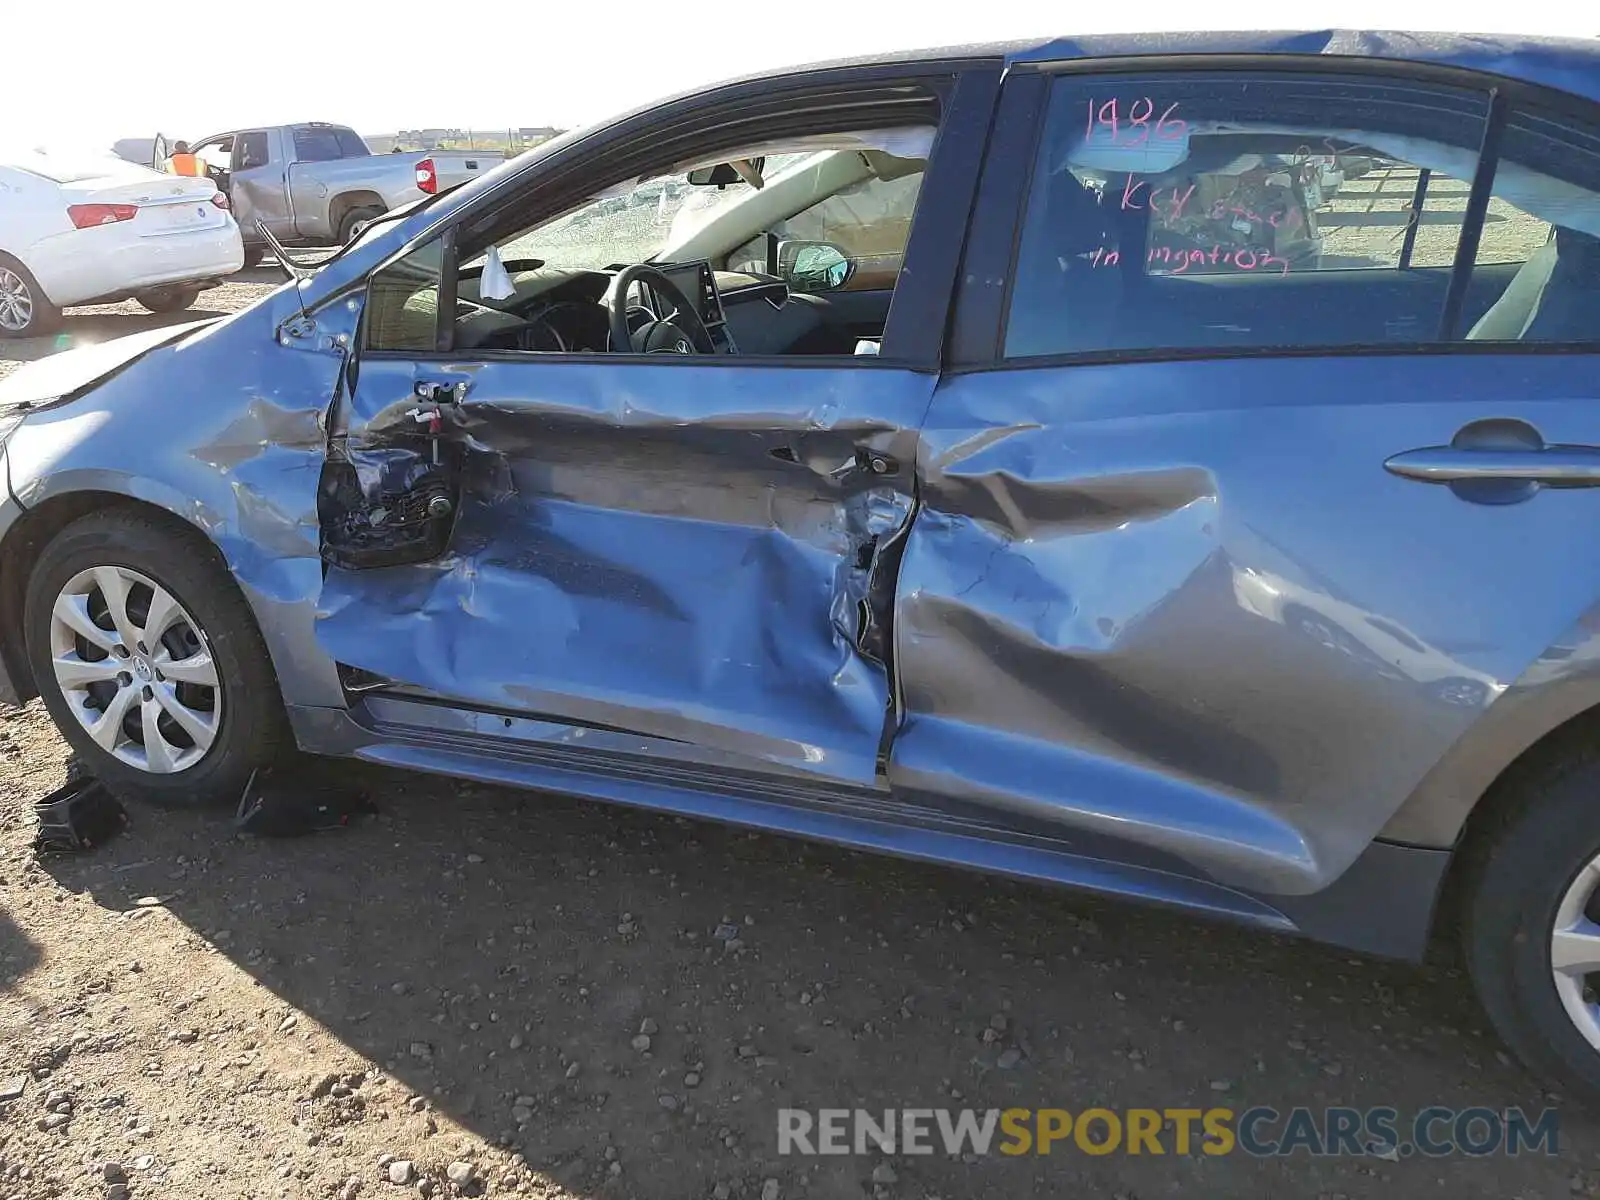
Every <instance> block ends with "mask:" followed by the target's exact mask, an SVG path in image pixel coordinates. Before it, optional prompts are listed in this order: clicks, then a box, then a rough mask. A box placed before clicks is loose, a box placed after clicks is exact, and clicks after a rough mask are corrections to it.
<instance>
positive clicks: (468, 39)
mask: <svg viewBox="0 0 1600 1200" xmlns="http://www.w3.org/2000/svg"><path fill="white" fill-rule="evenodd" d="M11 6H12V11H11V12H9V13H7V15H6V16H5V18H4V22H3V23H4V40H5V43H6V53H5V55H4V58H5V63H6V65H5V73H6V76H7V92H8V94H9V95H12V96H26V97H30V98H31V100H30V102H29V104H28V105H27V106H25V107H23V106H15V107H11V108H9V110H8V118H7V121H8V126H9V127H8V128H6V129H4V130H0V134H4V135H9V136H8V140H9V139H10V138H17V139H19V140H25V141H27V142H28V143H30V144H47V145H51V146H56V147H62V148H72V149H79V150H83V149H102V148H106V147H109V146H110V144H111V143H112V142H113V141H114V140H116V139H117V138H123V137H149V136H151V135H153V134H154V133H156V132H157V131H159V132H162V133H165V134H166V135H167V136H168V137H169V138H186V139H190V140H194V139H197V138H199V137H202V136H204V135H206V134H210V133H215V132H219V131H222V130H227V129H233V128H237V127H239V126H244V125H263V124H280V123H287V122H292V121H307V120H317V121H333V122H340V123H344V124H347V125H353V126H355V127H356V128H357V129H358V130H360V131H361V132H363V133H392V132H394V131H395V130H397V129H412V128H418V127H425V126H444V127H455V126H463V127H472V128H481V129H494V128H501V129H503V128H505V127H507V126H512V125H525V126H539V125H557V126H561V127H570V126H573V125H580V124H586V123H588V122H590V121H595V120H599V119H602V118H604V117H606V116H609V115H611V114H613V113H616V112H619V111H621V110H624V109H627V108H631V107H633V106H635V105H637V104H642V103H646V102H648V101H650V100H651V99H654V98H656V97H659V96H666V95H670V94H672V93H674V92H679V91H682V90H685V89H687V88H692V87H695V86H697V85H700V84H705V83H712V82H716V81H718V80H722V79H726V78H728V77H729V76H732V75H741V74H744V73H746V72H748V71H755V70H762V69H765V68H769V67H778V66H784V65H789V64H795V63H805V62H813V61H817V60H820V59H828V58H838V57H844V56H848V55H853V54H861V53H871V52H875V51H883V50H904V49H915V48H918V47H926V46H941V45H951V44H956V43H960V42H971V41H995V40H1009V39H1013V38H1038V39H1040V40H1045V39H1047V38H1050V37H1055V36H1062V35H1070V34H1084V33H1107V32H1142V31H1146V30H1170V31H1179V30H1188V29H1193V28H1195V27H1196V26H1197V25H1201V24H1204V25H1206V27H1208V28H1217V29H1284V28H1304V27H1307V26H1313V25H1315V26H1327V25H1337V26H1339V27H1341V28H1347V29H1349V28H1376V29H1395V28H1404V29H1413V30H1460V31H1466V32H1477V33H1525V34H1566V35H1571V36H1579V37H1594V36H1596V35H1597V34H1600V10H1592V6H1591V5H1585V4H1575V3H1573V2H1572V0H1516V2H1515V3H1512V2H1510V0H1497V2H1495V3H1488V2H1486V0H1408V2H1407V3H1405V4H1398V3H1395V2H1394V0H1342V2H1341V3H1339V4H1337V5H1334V4H1326V5H1317V6H1301V5H1295V4H1285V3H1282V0H1274V2H1272V3H1267V2H1265V0H1228V3H1226V4H1212V5H1205V4H1196V3H1194V2H1193V0H1188V2H1186V3H1182V4H1179V3H1176V2H1173V0H1141V2H1140V3H1138V4H1130V3H1126V2H1124V0H1109V2H1102V3H1100V4H1096V5H1083V4H1079V5H1070V4H1061V3H1041V2H1039V0H977V2H970V0H969V2H964V3H963V2H960V0H957V2H951V0H922V2H920V3H916V2H908V0H792V3H789V4H772V3H761V2H760V0H678V3H672V2H670V0H649V2H641V0H583V2H575V0H554V2H552V0H521V2H520V3H513V2H508V0H454V2H453V3H445V4H430V5H423V4H420V3H418V2H417V0H390V2H389V3H381V2H380V3H373V2H371V0H369V2H368V3H366V4H362V5H360V6H354V7H349V6H344V5H325V6H320V7H319V6H307V5H300V4H285V3H282V2H281V0H265V2H263V0H245V2H243V3H239V2H233V3H222V4H191V5H173V4H154V3H150V2H149V0H145V2H143V3H140V2H138V0H135V2H134V3H132V4H130V3H128V2H127V0H74V3H71V4H64V5H62V6H61V7H59V8H58V7H56V6H55V5H51V4H34V3H28V2H27V0H11ZM1585 9H1591V10H1592V11H1591V12H1590V13H1589V15H1588V16H1587V17H1584V16H1583V15H1581V10H1585ZM323 14H327V15H328V18H329V19H326V20H324V19H322V17H323Z"/></svg>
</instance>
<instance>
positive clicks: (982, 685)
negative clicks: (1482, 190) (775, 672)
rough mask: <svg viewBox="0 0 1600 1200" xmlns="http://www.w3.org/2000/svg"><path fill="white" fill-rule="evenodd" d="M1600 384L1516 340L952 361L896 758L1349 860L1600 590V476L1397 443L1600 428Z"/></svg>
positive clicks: (920, 527) (1234, 845) (910, 583)
mask: <svg viewBox="0 0 1600 1200" xmlns="http://www.w3.org/2000/svg"><path fill="white" fill-rule="evenodd" d="M1578 361H1581V360H1578ZM1585 388H1587V389H1588V393H1587V394H1589V395H1592V382H1590V381H1588V380H1587V377H1586V376H1585V375H1584V374H1583V372H1582V371H1581V370H1580V369H1579V367H1578V365H1577V362H1573V363H1570V364H1563V363H1561V362H1560V361H1558V360H1555V359H1543V360H1538V359H1528V358H1521V359H1512V358H1510V357H1509V356H1508V357H1506V358H1503V359H1495V358H1474V359H1465V358H1457V359H1450V358H1439V357H1416V358H1404V357H1399V356H1384V357H1369V358H1359V357H1354V358H1330V359H1325V360H1310V359H1281V360H1276V361H1273V360H1244V361H1232V362H1227V361H1223V362H1187V363H1121V364H1115V365H1106V366H1087V365H1085V366H1072V367H1054V368H1051V367H1040V368H1036V369H1025V370H1011V371H1001V372H993V373H978V374H971V375H963V376H957V377H954V378H952V379H948V380H946V381H945V382H944V383H943V384H941V386H940V388H939V391H938V393H937V395H936V397H935V400H934V403H933V406H932V408H931V410H930V413H929V417H928V422H927V425H926V427H925V429H924V445H923V454H924V457H923V460H922V464H921V469H922V472H923V476H924V478H923V484H922V491H921V498H922V502H923V506H924V507H923V510H922V512H921V514H920V515H919V517H918V519H917V522H916V525H915V527H914V529H913V531H912V534H911V536H910V538H909V539H908V544H907V549H906V553H905V556H904V559H903V562H902V566H901V587H900V592H899V596H898V600H897V606H896V610H895V616H894V625H895V634H896V638H897V641H898V649H897V661H898V664H899V672H900V680H901V683H902V686H903V703H904V706H905V711H906V718H905V722H904V725H903V727H902V730H901V732H900V735H899V737H898V738H897V740H896V742H895V747H894V753H893V761H892V764H891V769H890V778H891V782H892V783H893V784H894V785H895V786H896V787H897V788H901V789H905V790H906V791H907V792H908V793H923V794H935V795H943V796H947V797H963V798H967V799H970V800H974V801H977V802H981V803H987V804H990V805H992V806H995V807H997V808H999V809H1002V810H1008V811H1010V812H1012V813H1013V814H1015V815H1016V816H1017V817H1018V818H1019V819H1022V818H1027V819H1029V820H1031V821H1035V822H1040V821H1042V822H1047V823H1053V824H1055V825H1056V826H1057V827H1058V828H1060V829H1061V830H1062V831H1063V835H1064V836H1071V835H1073V834H1086V833H1095V834H1100V835H1105V836H1110V837H1115V838H1119V839H1121V840H1123V841H1124V842H1126V843H1130V844H1134V845H1139V846H1143V847H1145V848H1147V849H1153V850H1157V851H1160V852H1163V853H1167V854H1171V855H1175V856H1177V858H1178V859H1180V860H1182V861H1183V862H1186V863H1187V864H1189V866H1190V867H1191V868H1193V869H1196V870H1198V871H1200V872H1202V873H1204V874H1206V875H1208V876H1210V877H1211V878H1213V879H1215V880H1217V881H1218V882H1222V883H1226V884H1229V885H1232V886H1238V887H1243V888H1246V889H1249V890H1251V891H1255V892H1260V893H1279V894H1304V893H1309V892H1312V891H1316V890H1318V889H1320V888H1321V887H1323V886H1325V885H1326V884H1327V883H1328V882H1329V881H1331V880H1332V879H1334V878H1336V877H1337V876H1338V875H1339V874H1341V873H1342V872H1343V871H1344V870H1345V868H1346V867H1347V866H1348V865H1349V864H1350V863H1351V862H1352V861H1353V860H1354V859H1355V857H1356V855H1357V854H1359V853H1360V852H1361V851H1362V850H1363V849H1364V848H1365V847H1366V846H1367V844H1368V843H1369V842H1370V841H1371V839H1372V838H1373V837H1374V836H1376V835H1377V834H1378V832H1379V831H1380V830H1381V829H1382V828H1383V827H1384V825H1385V823H1386V822H1387V821H1388V820H1389V819H1390V817H1392V816H1393V814H1394V813H1395V812H1396V811H1397V810H1398V809H1399V808H1400V806H1401V805H1402V804H1403V803H1404V801H1405V800H1406V798H1407V797H1408V796H1409V795H1410V794H1411V793H1412V791H1413V790H1414V789H1415V788H1416V787H1417V786H1418V784H1419V783H1420V781H1421V780H1422V779H1423V778H1424V776H1425V775H1426V774H1427V773H1428V771H1429V770H1430V769H1431V768H1432V767H1433V766H1434V764H1436V763H1437V762H1438V761H1439V760H1440V758H1441V756H1442V755H1443V754H1444V753H1445V752H1446V751H1447V750H1449V749H1450V748H1451V746H1452V745H1453V744H1454V743H1455V742H1457V741H1458V739H1461V738H1463V737H1465V736H1468V735H1469V734H1470V733H1471V731H1472V729H1473V727H1474V725H1475V723H1476V722H1477V720H1478V718H1479V717H1480V716H1481V715H1482V714H1483V712H1484V711H1485V710H1486V709H1487V708H1488V707H1489V706H1490V705H1491V704H1493V703H1494V702H1495V701H1496V700H1497V699H1498V697H1499V696H1500V695H1501V694H1502V693H1503V692H1504V691H1505V690H1506V688H1507V687H1508V686H1509V685H1510V684H1511V683H1512V682H1513V681H1515V680H1516V679H1518V677H1519V676H1521V675H1522V674H1523V672H1524V671H1525V670H1526V669H1527V668H1528V666H1529V664H1530V663H1533V662H1535V661H1536V660H1537V659H1538V657H1539V656H1540V655H1541V654H1542V653H1543V652H1544V651H1545V648H1546V647H1547V646H1549V645H1551V644H1552V643H1553V642H1554V641H1555V640H1556V639H1557V638H1558V637H1559V636H1560V635H1561V633H1562V631H1563V630H1565V629H1567V628H1568V627H1569V626H1570V625H1571V624H1572V622H1573V621H1574V620H1575V619H1576V618H1577V616H1578V614H1580V613H1582V612H1584V611H1586V610H1587V609H1588V608H1589V607H1590V606H1591V605H1592V604H1593V602H1594V598H1595V596H1596V595H1600V555H1593V554H1587V553H1578V552H1576V551H1575V547H1576V546H1578V545H1579V544H1580V543H1581V542H1582V538H1583V534H1582V531H1586V530H1592V529H1595V528H1600V491H1597V490H1596V489H1588V488H1586V489H1581V490H1578V489H1566V490H1562V489H1545V490H1543V491H1541V492H1539V493H1538V494H1536V495H1533V496H1532V497H1531V498H1530V499H1527V500H1525V501H1523V502H1521V503H1515V504H1502V505H1487V504H1475V503H1471V502H1469V501H1468V500H1465V499H1463V498H1461V497H1459V496H1457V495H1456V494H1454V493H1453V492H1452V491H1451V490H1450V489H1449V488H1446V487H1439V486H1433V485H1429V484H1423V483H1417V482H1413V481H1409V480H1404V479H1400V478H1397V477H1396V476H1395V475H1393V474H1390V473H1388V472H1386V471H1385V469H1384V466H1383V464H1384V462H1385V460H1386V459H1388V458H1389V457H1390V456H1392V455H1395V454H1397V453H1400V452H1402V451H1405V450H1409V449H1412V448H1414V447H1418V446H1431V445H1440V444H1447V443H1449V441H1450V440H1451V437H1452V435H1453V434H1454V433H1455V432H1456V431H1457V430H1458V429H1460V428H1462V427H1463V426H1465V425H1468V424H1469V423H1471V422H1473V421H1477V420H1481V419H1484V418H1487V417H1496V418H1501V417H1515V418H1520V419H1521V420H1524V421H1527V422H1528V423H1530V424H1532V425H1534V426H1535V427H1537V428H1538V429H1539V430H1540V431H1541V432H1542V433H1543V435H1544V438H1545V440H1546V442H1548V443H1552V444H1553V443H1577V444H1585V445H1594V444H1600V409H1597V408H1596V406H1595V404H1594V402H1593V401H1592V400H1589V399H1582V398H1581V397H1583V396H1585V394H1586V393H1585ZM1562 395H1570V396H1573V397H1574V399H1572V400H1570V401H1534V400H1532V399H1528V398H1530V397H1537V396H1562ZM1575 537H1576V538H1578V541H1576V542H1575V541H1574V540H1573V539H1574V538H1575Z"/></svg>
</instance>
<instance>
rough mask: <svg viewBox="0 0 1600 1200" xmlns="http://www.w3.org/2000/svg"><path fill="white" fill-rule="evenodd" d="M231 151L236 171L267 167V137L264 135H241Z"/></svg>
mask: <svg viewBox="0 0 1600 1200" xmlns="http://www.w3.org/2000/svg"><path fill="white" fill-rule="evenodd" d="M233 149H234V155H233V157H234V163H233V169H234V170H236V171H248V170H249V169H250V168H251V167H264V166H266V165H267V135H266V134H264V133H241V134H240V135H239V137H238V139H237V141H236V143H235V145H234V148H233Z"/></svg>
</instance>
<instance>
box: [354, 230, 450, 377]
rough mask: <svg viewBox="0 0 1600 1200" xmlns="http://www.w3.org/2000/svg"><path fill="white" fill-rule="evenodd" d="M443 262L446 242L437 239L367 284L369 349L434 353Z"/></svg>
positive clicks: (382, 271)
mask: <svg viewBox="0 0 1600 1200" xmlns="http://www.w3.org/2000/svg"><path fill="white" fill-rule="evenodd" d="M443 261H444V252H443V245H442V243H441V242H439V241H437V240H435V241H432V242H429V243H428V244H427V245H426V246H423V247H421V248H420V249H418V250H416V251H414V252H412V253H411V254H408V255H406V257H405V258H402V259H401V260H400V261H399V262H396V263H393V264H391V265H389V266H387V267H385V268H384V269H383V270H381V271H379V272H377V274H375V275H373V277H372V279H371V281H370V282H369V283H368V284H367V306H366V314H365V319H366V323H367V330H366V347H367V349H369V350H404V351H411V352H413V353H432V352H433V350H434V349H435V348H436V345H437V339H438V327H439V281H440V279H441V278H442V275H443V272H442V264H443Z"/></svg>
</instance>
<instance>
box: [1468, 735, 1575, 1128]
mask: <svg viewBox="0 0 1600 1200" xmlns="http://www.w3.org/2000/svg"><path fill="white" fill-rule="evenodd" d="M1508 783H1509V784H1510V786H1511V789H1512V791H1513V793H1514V794H1513V795H1511V796H1507V797H1505V799H1506V800H1507V801H1508V803H1507V805H1506V807H1505V809H1504V810H1503V815H1502V816H1501V818H1500V820H1499V821H1498V822H1497V825H1496V827H1495V828H1494V829H1493V830H1492V831H1485V832H1484V836H1483V838H1482V840H1481V841H1480V842H1479V844H1478V848H1477V850H1476V851H1475V853H1474V855H1473V860H1472V861H1471V862H1469V863H1468V864H1466V865H1467V869H1468V873H1467V895H1466V909H1465V918H1466V919H1465V927H1464V929H1463V931H1462V934H1463V938H1462V940H1463V949H1464V951H1465V956H1466V960H1467V969H1468V971H1469V972H1470V973H1471V976H1472V982H1473V986H1474V988H1475V989H1476V991H1477V993H1478V998H1479V1001H1480V1003H1482V1005H1483V1008H1484V1011H1485V1012H1486V1013H1487V1014H1488V1017H1489V1021H1490V1023H1491V1024H1492V1025H1493V1026H1494V1028H1495V1031H1496V1032H1497V1033H1498V1034H1499V1035H1500V1037H1501V1038H1502V1040H1504V1041H1505V1043H1506V1045H1507V1046H1509V1047H1510V1048H1511V1050H1512V1051H1513V1053H1515V1054H1516V1056H1517V1057H1518V1058H1520V1059H1521V1060H1522V1062H1523V1063H1524V1064H1525V1065H1526V1066H1527V1067H1528V1068H1529V1069H1530V1070H1532V1071H1533V1073H1534V1074H1535V1075H1537V1076H1538V1077H1539V1078H1541V1079H1542V1080H1544V1081H1545V1082H1546V1083H1548V1084H1550V1085H1552V1086H1554V1087H1556V1088H1557V1089H1559V1090H1562V1091H1564V1092H1567V1093H1569V1094H1574V1095H1579V1096H1583V1097H1586V1098H1587V1099H1589V1100H1591V1101H1593V1100H1600V1049H1596V1048H1595V1047H1594V1046H1593V1045H1591V1044H1590V1042H1589V1041H1588V1040H1587V1039H1586V1038H1585V1037H1584V1036H1583V1035H1582V1034H1581V1033H1579V1031H1578V1028H1577V1026H1576V1025H1575V1024H1574V1023H1573V1022H1572V1020H1571V1019H1570V1018H1569V1017H1568V1015H1567V1011H1566V1009H1565V1007H1563V1005H1562V1002H1561V998H1560V996H1559V994H1558V993H1557V991H1556V987H1555V983H1554V981H1553V979H1552V975H1551V966H1550V940H1551V935H1552V933H1553V931H1554V927H1555V919H1556V914H1557V910H1558V908H1559V907H1560V904H1561V900H1562V898H1563V896H1564V895H1565V894H1566V892H1567V889H1568V887H1569V886H1570V885H1571V884H1572V882H1573V880H1574V879H1576V878H1577V876H1578V872H1579V871H1581V870H1582V869H1583V868H1584V867H1585V866H1586V865H1587V864H1588V863H1589V862H1590V861H1591V860H1592V859H1594V858H1595V856H1596V855H1600V807H1597V806H1596V804H1595V802H1594V797H1595V793H1596V789H1600V759H1597V758H1595V757H1593V756H1592V755H1591V754H1574V755H1572V756H1570V757H1568V758H1566V759H1565V760H1564V761H1562V762H1559V763H1555V764H1552V765H1550V766H1549V767H1547V768H1545V769H1544V770H1542V771H1539V772H1537V773H1531V774H1529V775H1528V776H1527V777H1525V778H1522V779H1517V780H1514V781H1508ZM1594 982H1595V983H1596V984H1600V973H1596V975H1595V976H1594Z"/></svg>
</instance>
